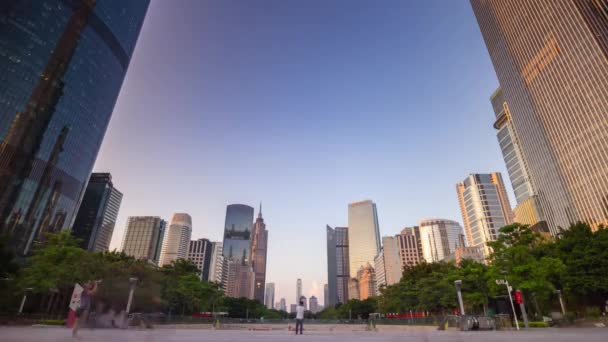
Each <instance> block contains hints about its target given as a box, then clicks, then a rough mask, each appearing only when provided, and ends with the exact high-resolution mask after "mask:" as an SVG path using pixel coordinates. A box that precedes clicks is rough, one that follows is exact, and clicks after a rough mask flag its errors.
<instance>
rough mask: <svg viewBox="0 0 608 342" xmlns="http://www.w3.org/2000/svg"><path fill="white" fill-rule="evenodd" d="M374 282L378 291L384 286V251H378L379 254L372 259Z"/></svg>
mask: <svg viewBox="0 0 608 342" xmlns="http://www.w3.org/2000/svg"><path fill="white" fill-rule="evenodd" d="M374 277H376V279H375V280H374V281H375V282H376V286H377V288H378V291H379V290H380V288H381V287H383V286H386V269H385V268H384V249H380V254H378V255H376V257H375V258H374Z"/></svg>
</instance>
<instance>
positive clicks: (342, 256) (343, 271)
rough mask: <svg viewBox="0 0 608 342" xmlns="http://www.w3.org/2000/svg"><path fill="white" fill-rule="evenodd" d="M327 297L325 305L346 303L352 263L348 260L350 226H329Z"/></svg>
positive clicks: (327, 228)
mask: <svg viewBox="0 0 608 342" xmlns="http://www.w3.org/2000/svg"><path fill="white" fill-rule="evenodd" d="M326 230H327V288H328V289H327V298H326V302H325V303H324V304H325V306H332V305H336V304H338V303H346V302H347V301H348V299H349V296H348V279H349V278H350V263H349V260H348V255H349V252H348V228H346V227H336V228H335V229H334V228H332V227H330V226H327V227H326Z"/></svg>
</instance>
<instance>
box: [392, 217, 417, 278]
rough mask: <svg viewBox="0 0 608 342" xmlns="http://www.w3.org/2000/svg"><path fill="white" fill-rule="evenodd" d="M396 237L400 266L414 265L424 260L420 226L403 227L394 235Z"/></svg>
mask: <svg viewBox="0 0 608 342" xmlns="http://www.w3.org/2000/svg"><path fill="white" fill-rule="evenodd" d="M396 238H397V243H398V245H399V259H400V260H401V268H404V267H410V266H416V265H418V264H419V263H421V262H422V260H424V258H423V256H422V243H421V242H420V227H418V226H414V227H405V228H403V230H402V231H401V234H399V235H396ZM402 273H403V272H402ZM399 278H401V276H399Z"/></svg>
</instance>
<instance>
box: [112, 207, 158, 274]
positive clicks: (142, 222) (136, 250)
mask: <svg viewBox="0 0 608 342" xmlns="http://www.w3.org/2000/svg"><path fill="white" fill-rule="evenodd" d="M166 227H167V222H166V221H165V220H163V219H161V218H160V217H158V216H129V218H128V219H127V229H126V230H125V235H124V238H123V240H122V247H121V248H120V250H122V251H123V252H124V253H125V254H126V255H129V256H132V257H134V258H136V259H141V260H148V261H149V262H152V263H154V264H156V265H158V263H159V259H160V252H161V248H162V245H163V240H164V236H165V229H166Z"/></svg>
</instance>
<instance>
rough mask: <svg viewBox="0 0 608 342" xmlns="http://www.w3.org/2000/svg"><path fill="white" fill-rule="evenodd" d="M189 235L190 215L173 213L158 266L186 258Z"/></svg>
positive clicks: (190, 226) (190, 228)
mask: <svg viewBox="0 0 608 342" xmlns="http://www.w3.org/2000/svg"><path fill="white" fill-rule="evenodd" d="M191 235H192V218H191V217H190V215H188V214H183V213H180V214H173V218H171V224H170V225H169V228H167V231H166V233H165V239H164V241H163V248H162V251H161V253H160V262H159V266H161V267H162V266H164V265H169V264H170V263H171V262H173V261H175V260H177V259H186V258H187V257H188V247H189V245H190V236H191Z"/></svg>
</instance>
